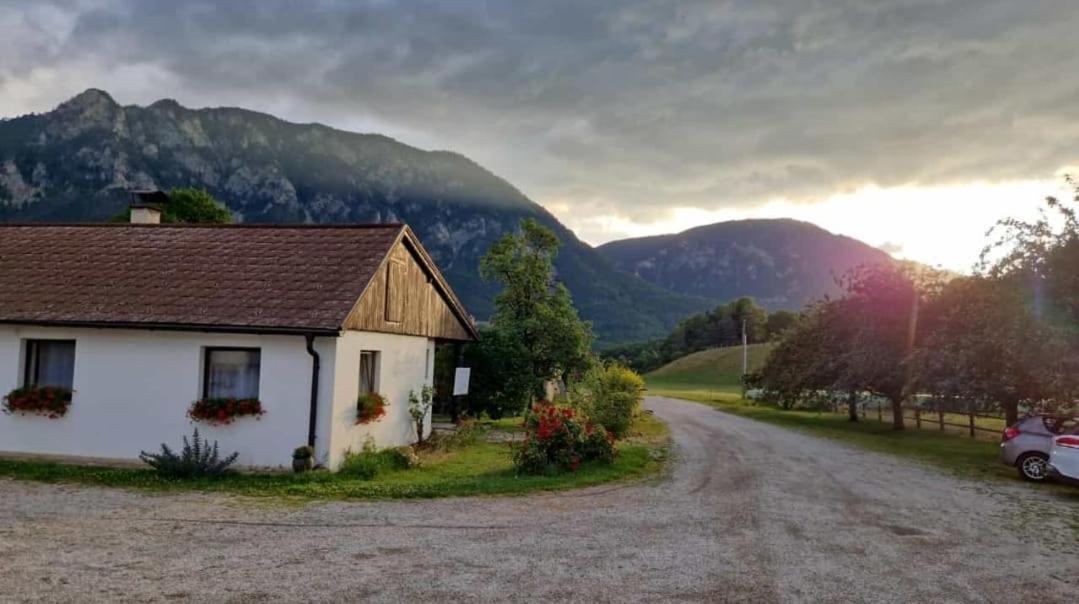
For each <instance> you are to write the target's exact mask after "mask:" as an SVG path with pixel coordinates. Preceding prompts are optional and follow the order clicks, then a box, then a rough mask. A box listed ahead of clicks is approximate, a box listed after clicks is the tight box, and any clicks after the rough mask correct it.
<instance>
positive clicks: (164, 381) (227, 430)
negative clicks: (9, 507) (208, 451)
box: [0, 326, 434, 469]
mask: <svg viewBox="0 0 1079 604" xmlns="http://www.w3.org/2000/svg"><path fill="white" fill-rule="evenodd" d="M27 339H63V340H75V374H74V390H75V394H74V397H73V399H72V404H71V407H70V408H69V410H68V412H67V415H65V416H64V417H63V418H60V419H54V420H50V419H48V418H45V417H42V416H38V415H19V414H13V415H0V452H19V453H44V454H57V455H71V456H85V457H105V458H117V459H133V458H137V457H138V453H139V451H142V450H146V451H157V450H158V449H159V448H160V445H161V443H163V442H165V443H168V444H169V445H170V446H175V447H179V445H180V438H181V436H184V435H190V434H191V432H192V430H193V429H194V428H195V427H196V426H197V427H198V428H199V433H200V434H202V435H204V436H205V437H207V438H209V439H210V440H217V441H218V442H219V443H220V448H221V450H222V452H223V453H224V454H228V453H231V452H232V451H238V452H239V453H240V457H239V459H238V460H237V463H238V464H241V465H249V466H287V465H289V464H290V463H291V454H292V450H293V449H294V448H295V447H298V446H300V445H303V444H305V443H306V442H307V426H308V419H309V410H310V392H311V390H310V389H311V382H310V380H311V357H310V355H308V353H307V350H306V347H305V341H304V338H303V337H300V336H258V335H231V334H211V333H190V332H175V331H147V330H120V329H66V328H54V327H30V326H23V327H18V326H0V396H2V395H3V394H6V393H7V392H9V391H11V390H12V389H14V388H16V387H18V386H20V385H21V382H22V367H23V359H22V356H23V349H24V342H25V340H27ZM213 346H236V347H252V348H259V349H260V350H261V351H262V354H261V367H260V372H259V399H260V400H261V401H262V405H263V408H264V409H265V410H266V414H265V415H263V416H262V418H261V419H258V420H255V419H252V418H244V419H240V420H237V421H236V422H234V423H232V424H229V425H227V426H213V425H209V424H205V423H195V422H192V421H191V420H190V419H188V417H187V415H186V412H187V409H188V407H189V406H190V405H191V402H192V401H194V400H195V399H197V398H199V397H200V396H201V394H202V392H201V389H202V371H203V354H204V350H205V348H206V347H213ZM315 349H316V350H317V351H318V353H319V355H320V357H321V365H322V371H321V375H320V380H319V409H318V417H317V419H316V426H317V429H316V457H317V459H318V461H319V462H320V463H322V464H325V465H327V466H328V467H330V468H333V469H336V468H337V467H338V466H339V465H340V463H341V460H342V459H343V458H344V455H345V453H346V452H347V451H349V450H353V451H359V450H360V449H361V448H362V447H363V444H364V441H365V440H366V439H367V437H368V436H370V437H372V438H373V439H374V441H375V444H376V446H378V447H379V448H383V447H392V446H399V445H404V444H409V443H412V442H414V441H415V440H416V434H415V430H414V428H413V426H412V418H411V416H410V415H409V413H408V393H409V391H410V390H414V391H416V392H417V393H419V391H420V389H421V388H422V387H423V386H424V385H431V384H432V383H433V381H434V342H433V341H430V340H428V339H427V338H423V337H414V336H402V335H393V334H382V333H372V332H345V333H344V334H342V335H341V336H340V337H338V338H332V337H321V338H317V339H316V340H315ZM362 350H375V351H378V352H379V355H380V363H379V368H378V371H379V376H378V380H377V381H378V390H379V392H380V393H381V394H382V395H383V396H385V397H386V400H387V402H388V403H389V407H388V408H387V411H386V415H385V416H384V417H383V418H381V419H380V420H378V421H376V422H373V423H371V424H367V425H356V423H355V421H356V399H357V396H358V392H359V380H360V375H359V366H360V351H362ZM430 429H431V427H430V417H428V419H427V423H426V426H425V432H426V433H429V432H430Z"/></svg>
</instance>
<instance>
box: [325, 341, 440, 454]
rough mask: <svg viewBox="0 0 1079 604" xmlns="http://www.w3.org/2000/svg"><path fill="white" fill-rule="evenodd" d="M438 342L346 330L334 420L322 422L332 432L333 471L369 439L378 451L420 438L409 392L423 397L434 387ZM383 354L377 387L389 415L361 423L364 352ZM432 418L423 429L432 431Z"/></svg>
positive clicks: (338, 356) (339, 345)
mask: <svg viewBox="0 0 1079 604" xmlns="http://www.w3.org/2000/svg"><path fill="white" fill-rule="evenodd" d="M434 346H435V345H434V342H433V341H430V340H428V339H427V338H423V337H416V336H402V335H395V334H385V333H373V332H366V331H350V332H345V333H344V334H343V335H342V336H341V337H340V338H338V339H337V350H336V355H335V358H334V394H333V412H332V417H327V418H323V422H324V426H325V429H326V430H327V431H329V432H330V434H331V436H330V448H331V451H330V456H329V460H328V461H329V465H330V467H333V468H336V467H337V466H338V465H339V464H340V462H341V460H342V459H343V458H344V455H345V452H347V451H349V450H352V451H359V450H361V449H362V448H363V444H364V441H365V440H366V439H367V437H368V436H370V437H371V438H373V439H374V442H375V446H377V447H378V448H380V449H381V448H385V447H395V446H400V445H406V444H409V443H412V442H415V440H416V431H415V429H414V427H413V425H412V417H411V416H410V415H409V413H408V393H409V391H410V390H413V391H415V392H416V394H417V395H418V394H419V392H420V389H421V388H423V386H424V385H428V386H430V385H432V384H433V383H434ZM363 350H373V351H378V353H379V357H380V362H379V367H378V373H379V376H378V379H377V380H376V382H377V389H378V392H379V393H380V394H382V396H384V397H385V398H386V402H387V403H388V407H387V409H386V415H385V416H383V417H382V418H381V419H379V420H378V421H375V422H372V423H370V424H362V425H356V399H357V398H358V396H359V388H360V352H361V351H363ZM430 422H431V420H430V416H428V418H427V420H426V423H425V426H424V431H425V433H429V432H430V430H431V424H430Z"/></svg>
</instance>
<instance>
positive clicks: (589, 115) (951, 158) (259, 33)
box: [0, 0, 1079, 269]
mask: <svg viewBox="0 0 1079 604" xmlns="http://www.w3.org/2000/svg"><path fill="white" fill-rule="evenodd" d="M299 6H302V7H303V9H299V8H296V7H299ZM1077 32H1079V5H1077V4H1076V3H1075V2H1074V0H1060V1H1039V0H1025V1H1017V0H969V1H968V0H949V1H940V0H889V1H872V0H819V1H818V0H788V1H783V0H746V1H729V2H724V1H706V2H692V1H680V2H673V1H672V2H667V1H663V0H653V1H650V2H646V1H643V0H624V1H619V2H613V1H612V2H587V1H584V2H582V1H580V0H572V1H566V2H562V1H555V0H542V1H536V2H525V1H523V0H522V1H516V0H515V1H505V0H491V1H489V2H469V1H464V0H454V1H452V2H446V1H434V2H400V3H396V2H389V1H371V2H359V1H354V2H344V1H342V2H304V3H297V2H270V1H260V2H250V3H248V2H240V1H221V2H218V3H211V2H202V1H190V0H186V1H184V2H171V1H170V2H151V1H130V2H128V1H122V0H116V1H110V0H102V1H78V0H72V1H53V2H50V1H44V0H38V1H26V2H13V1H9V0H0V115H4V116H13V115H19V114H23V113H27V112H31V111H45V110H48V109H51V108H52V107H54V106H55V105H56V104H58V103H59V102H61V101H62V100H64V99H66V98H68V97H71V96H73V95H75V94H77V93H78V92H80V91H82V90H83V89H85V88H88V87H98V88H102V89H105V90H107V91H109V92H110V93H111V94H112V95H113V97H114V98H116V99H117V100H118V101H119V102H121V103H125V104H127V103H139V104H144V103H149V102H153V101H154V100H157V99H159V98H163V97H168V98H175V99H177V100H179V101H180V102H181V103H182V104H185V105H188V106H192V107H203V106H221V105H238V106H244V107H248V108H252V109H257V110H262V111H266V112H270V113H274V114H276V115H279V116H281V117H284V118H286V119H289V120H293V121H301V122H309V121H317V122H322V123H326V124H329V125H332V126H336V127H340V128H345V129H349V130H357V131H365V132H380V133H384V134H387V135H390V136H393V137H395V138H397V139H399V140H401V141H403V142H406V143H409V144H413V145H416V146H419V147H423V148H437V149H452V150H455V151H459V152H461V153H464V154H465V155H468V156H470V157H472V158H473V159H475V160H476V161H478V162H479V163H481V164H483V165H485V166H487V167H488V168H490V169H491V170H493V171H495V172H496V173H498V174H500V175H501V176H504V177H505V178H507V179H508V180H509V181H511V182H512V183H514V184H515V185H517V186H518V187H519V188H521V189H522V190H523V191H524V192H525V193H527V194H528V195H529V196H530V197H532V198H533V199H534V200H536V201H538V202H539V203H541V204H543V205H544V206H546V207H547V208H548V209H550V210H551V211H552V212H554V213H555V214H556V215H557V216H559V217H560V218H561V219H562V220H563V221H564V222H565V223H566V224H567V225H568V226H570V227H571V228H573V229H574V230H575V231H576V232H577V233H578V235H579V236H580V237H581V238H582V239H585V240H586V241H589V242H592V243H602V242H604V241H608V240H611V239H617V238H621V237H626V236H636V235H643V234H654V233H662V232H671V231H677V230H681V229H684V228H687V227H690V226H694V225H697V224H704V223H708V222H714V221H717V220H725V219H733V218H745V217H754V216H767V217H773V216H792V217H796V218H802V219H806V220H811V221H813V222H816V223H818V224H820V225H822V226H824V227H825V228H829V229H831V230H833V231H837V232H842V233H845V234H849V235H852V236H855V237H858V238H861V239H863V240H865V241H866V242H868V243H870V244H873V245H878V246H881V247H882V248H884V249H887V250H889V251H891V252H893V253H895V254H897V255H899V256H904V257H910V258H914V259H918V260H922V261H926V262H930V263H935V264H942V265H944V266H947V267H949V268H953V269H963V268H966V267H968V266H969V264H970V262H971V261H972V260H973V258H974V257H975V256H976V255H977V252H978V250H979V249H980V246H981V242H982V240H983V238H982V236H983V233H984V231H985V229H986V228H987V227H988V226H990V225H991V224H992V223H993V222H994V221H995V220H997V219H998V218H1000V217H1002V216H1004V215H1008V214H1018V215H1025V214H1029V212H1031V210H1032V208H1033V207H1035V206H1036V205H1037V204H1038V203H1039V199H1040V198H1041V197H1042V196H1044V195H1045V194H1047V193H1052V192H1055V191H1059V190H1060V188H1061V180H1060V175H1061V174H1062V173H1064V172H1065V171H1067V170H1069V168H1071V167H1075V166H1079V41H1077V40H1079V37H1077Z"/></svg>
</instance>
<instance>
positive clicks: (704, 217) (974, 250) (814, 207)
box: [552, 179, 1069, 273]
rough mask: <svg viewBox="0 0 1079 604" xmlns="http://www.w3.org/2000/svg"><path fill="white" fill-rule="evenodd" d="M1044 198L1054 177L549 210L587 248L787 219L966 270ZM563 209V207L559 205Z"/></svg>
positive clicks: (1056, 187)
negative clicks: (1001, 225)
mask: <svg viewBox="0 0 1079 604" xmlns="http://www.w3.org/2000/svg"><path fill="white" fill-rule="evenodd" d="M1047 195H1057V196H1061V197H1066V196H1068V195H1069V193H1068V189H1067V188H1066V187H1065V186H1064V185H1063V182H1062V180H1061V179H1050V180H1025V181H1012V182H1005V183H970V184H964V185H953V186H936V187H920V186H907V187H893V188H882V187H878V186H867V187H863V188H860V189H858V190H856V191H853V192H850V193H844V194H839V195H834V196H831V197H828V198H826V199H823V200H820V201H817V202H794V201H789V200H782V199H779V200H773V201H770V202H768V203H766V204H764V205H762V206H757V207H752V208H744V209H741V208H730V209H720V210H703V209H700V208H684V207H683V208H670V209H669V210H668V211H667V213H666V216H665V217H664V218H662V219H660V220H658V221H656V222H649V223H642V222H634V221H632V220H628V219H625V218H623V217H620V216H605V217H597V218H583V217H580V216H574V215H573V213H570V212H568V211H566V212H563V211H560V210H562V209H563V208H562V207H560V206H559V205H558V204H555V205H554V206H553V207H552V210H553V211H554V213H555V214H556V215H558V217H559V219H561V220H563V221H565V222H566V223H568V225H569V226H570V227H571V228H573V229H574V230H575V231H576V232H577V233H578V235H579V236H581V238H582V239H584V240H586V241H589V242H591V243H594V244H598V243H603V242H606V241H612V240H615V239H619V238H624V237H642V236H648V235H658V234H662V233H676V232H679V231H683V230H686V229H689V228H693V227H695V226H699V225H704V224H711V223H714V222H720V221H724V220H741V219H746V218H793V219H796V220H804V221H807V222H812V223H814V224H816V225H819V226H820V227H822V228H825V229H827V230H829V231H832V232H834V233H838V234H841V235H847V236H849V237H854V238H856V239H860V240H862V241H864V242H866V243H868V244H870V245H874V246H878V247H880V248H881V249H884V250H885V251H887V252H889V253H891V254H892V255H893V256H895V257H897V258H904V259H908V260H916V261H918V262H922V263H925V264H929V265H932V266H937V267H941V268H945V269H948V270H952V271H957V272H964V273H965V272H970V270H971V268H972V267H973V265H974V263H975V262H976V261H977V260H978V255H979V254H980V253H981V250H982V248H983V247H984V246H985V244H986V243H987V242H988V239H987V238H986V232H987V231H988V230H989V229H990V228H992V227H993V225H994V224H996V223H997V221H998V220H1000V219H1002V218H1006V217H1016V218H1024V219H1026V218H1031V217H1033V216H1035V215H1036V212H1037V210H1038V208H1039V207H1042V201H1043V200H1044V199H1045V197H1046V196H1047ZM565 209H568V207H567V208H565Z"/></svg>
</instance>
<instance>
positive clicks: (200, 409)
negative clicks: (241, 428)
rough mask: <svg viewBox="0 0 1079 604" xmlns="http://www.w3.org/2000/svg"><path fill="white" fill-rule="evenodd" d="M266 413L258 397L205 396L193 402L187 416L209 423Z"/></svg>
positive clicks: (257, 416) (258, 416) (225, 421)
mask: <svg viewBox="0 0 1079 604" xmlns="http://www.w3.org/2000/svg"><path fill="white" fill-rule="evenodd" d="M265 414H266V411H264V410H263V409H262V403H261V402H260V401H259V400H258V399H257V398H204V399H199V400H197V401H195V402H193V403H191V407H190V408H189V409H188V410H187V416H188V417H190V418H191V419H192V420H194V421H197V422H206V423H208V424H219V425H226V424H231V423H232V422H234V421H236V420H237V419H239V418H241V417H254V418H255V419H258V418H260V417H262V416H263V415H265Z"/></svg>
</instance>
